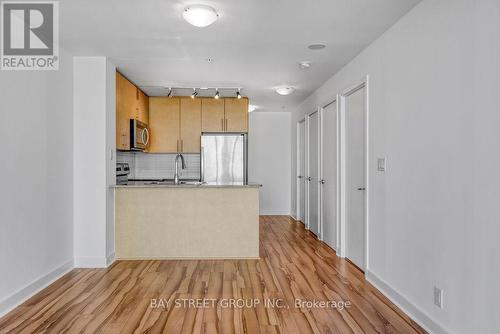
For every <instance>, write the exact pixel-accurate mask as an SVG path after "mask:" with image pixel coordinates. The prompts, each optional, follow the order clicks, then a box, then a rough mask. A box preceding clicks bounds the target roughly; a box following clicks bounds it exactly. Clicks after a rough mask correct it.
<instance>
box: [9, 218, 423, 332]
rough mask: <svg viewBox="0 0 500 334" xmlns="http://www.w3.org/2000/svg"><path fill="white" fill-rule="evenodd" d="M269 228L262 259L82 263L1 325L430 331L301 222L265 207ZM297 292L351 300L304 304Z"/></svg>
mask: <svg viewBox="0 0 500 334" xmlns="http://www.w3.org/2000/svg"><path fill="white" fill-rule="evenodd" d="M260 237H261V239H260V244H261V246H260V253H261V259H260V260H224V261H222V260H217V261H216V260H204V261H198V260H183V261H160V260H155V261H117V262H115V263H114V264H113V265H112V266H111V267H110V268H108V269H75V270H73V271H71V272H70V273H68V274H67V275H65V276H64V277H62V278H61V279H59V280H58V281H56V282H55V283H53V284H52V285H50V286H49V287H48V288H46V289H44V290H43V291H41V292H40V293H38V294H37V295H35V296H34V297H32V298H31V299H29V300H28V301H27V302H25V303H24V304H22V305H21V306H19V307H18V308H16V309H15V310H13V311H12V312H10V313H9V314H7V315H6V316H5V317H3V318H0V333H300V334H305V333H425V331H424V330H423V329H421V328H420V327H419V326H418V325H417V324H415V323H414V322H413V321H412V320H411V319H410V318H409V317H407V316H406V315H405V314H404V313H402V312H401V311H400V310H398V308H397V307H396V306H395V305H393V304H392V303H391V302H390V301H389V300H387V299H386V298H385V297H384V296H383V295H382V294H381V293H380V292H379V291H378V290H376V289H375V288H374V287H373V286H371V285H370V284H369V283H368V282H367V281H366V280H365V279H364V277H363V274H362V273H361V272H360V271H359V270H358V269H356V268H355V267H354V266H353V265H352V264H350V263H348V262H347V261H346V260H344V259H340V258H338V257H337V256H336V255H335V252H334V251H333V250H331V249H330V248H329V247H328V246H326V245H325V244H323V243H321V242H319V241H318V240H317V239H315V238H314V237H313V235H312V234H311V233H309V232H307V231H306V230H304V228H303V225H302V224H300V223H298V222H295V221H294V220H292V219H291V218H287V217H283V216H263V217H261V225H260ZM202 298H203V299H204V300H202ZM184 299H186V300H192V302H198V303H202V302H203V301H204V302H205V303H206V304H205V305H197V306H198V307H189V304H188V305H179V304H182V302H183V300H184ZM212 299H217V303H219V304H218V305H216V306H215V307H212V305H211V300H212ZM253 299H256V300H258V302H254V304H253V305H252V304H251V301H252V300H253ZM296 299H299V300H302V301H310V302H313V301H314V300H317V301H332V300H333V301H337V302H339V301H344V302H350V303H351V304H352V305H351V306H350V307H349V308H347V307H344V308H341V307H338V306H339V305H340V304H337V307H338V308H332V307H331V306H332V305H328V306H330V307H326V308H325V307H324V306H325V305H323V307H317V306H320V305H305V306H307V307H310V308H296V307H295V300H296ZM161 301H167V302H168V303H169V307H167V306H166V305H162V302H161ZM231 301H235V302H238V303H240V302H246V303H248V306H249V307H242V308H241V307H240V306H242V305H237V306H236V307H226V306H234V305H227V304H229V303H231ZM265 301H267V302H270V301H273V302H275V303H277V305H275V307H272V305H264V302H265ZM167 302H165V303H167ZM186 302H187V303H188V301H186ZM285 303H286V304H288V306H289V307H286V306H285ZM152 306H155V307H152ZM161 306H165V307H161ZM178 306H181V307H178ZM191 306H193V305H191ZM195 306H196V305H195ZM200 306H205V307H200ZM278 306H280V307H278Z"/></svg>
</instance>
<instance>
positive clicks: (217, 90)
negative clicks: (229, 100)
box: [214, 88, 220, 100]
mask: <svg viewBox="0 0 500 334" xmlns="http://www.w3.org/2000/svg"><path fill="white" fill-rule="evenodd" d="M219 97H220V94H219V89H217V88H216V89H215V96H214V99H216V100H218V99H219Z"/></svg>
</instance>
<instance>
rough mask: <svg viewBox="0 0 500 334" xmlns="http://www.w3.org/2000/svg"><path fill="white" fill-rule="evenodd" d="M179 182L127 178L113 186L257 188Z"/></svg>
mask: <svg viewBox="0 0 500 334" xmlns="http://www.w3.org/2000/svg"><path fill="white" fill-rule="evenodd" d="M181 182H183V183H181V184H174V181H173V180H129V181H128V182H127V184H117V185H113V186H111V187H113V188H258V187H262V185H261V184H258V183H247V184H245V183H242V182H234V183H216V182H199V181H198V180H182V181H181Z"/></svg>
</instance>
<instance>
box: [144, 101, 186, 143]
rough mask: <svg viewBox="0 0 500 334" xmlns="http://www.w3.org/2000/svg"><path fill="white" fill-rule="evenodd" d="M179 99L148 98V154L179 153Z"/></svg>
mask: <svg viewBox="0 0 500 334" xmlns="http://www.w3.org/2000/svg"><path fill="white" fill-rule="evenodd" d="M179 107H180V106H179V98H175V97H173V98H168V97H150V98H149V129H150V132H151V134H150V136H151V137H150V144H149V149H148V152H152V153H176V152H178V151H179V146H180V145H179V122H180V111H179Z"/></svg>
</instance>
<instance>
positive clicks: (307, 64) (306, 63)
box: [299, 60, 312, 69]
mask: <svg viewBox="0 0 500 334" xmlns="http://www.w3.org/2000/svg"><path fill="white" fill-rule="evenodd" d="M311 65H312V63H311V62H310V61H309V60H303V61H301V62H299V68H301V69H307V68H309V67H311Z"/></svg>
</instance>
